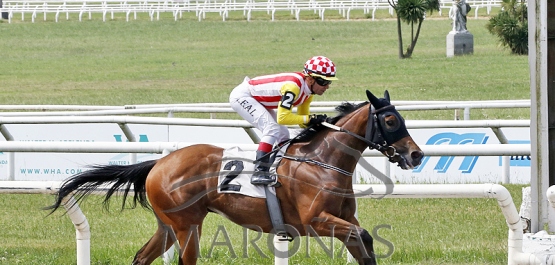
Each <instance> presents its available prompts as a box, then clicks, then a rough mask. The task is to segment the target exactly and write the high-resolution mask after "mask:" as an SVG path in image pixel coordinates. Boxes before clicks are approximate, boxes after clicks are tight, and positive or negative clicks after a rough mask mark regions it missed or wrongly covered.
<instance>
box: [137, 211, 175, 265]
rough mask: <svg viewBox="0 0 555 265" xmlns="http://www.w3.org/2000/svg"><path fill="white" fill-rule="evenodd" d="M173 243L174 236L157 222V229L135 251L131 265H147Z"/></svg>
mask: <svg viewBox="0 0 555 265" xmlns="http://www.w3.org/2000/svg"><path fill="white" fill-rule="evenodd" d="M174 242H175V235H174V234H173V232H172V231H171V230H170V229H169V228H168V227H167V226H165V225H164V224H162V223H161V222H160V221H158V229H157V230H156V232H155V233H154V235H153V236H152V238H150V240H148V242H146V244H145V245H144V246H143V247H142V248H141V249H140V250H139V251H137V254H135V258H134V259H133V263H131V264H132V265H149V264H151V263H152V262H153V261H154V260H155V259H156V258H158V257H160V256H161V255H162V254H164V252H166V251H167V250H168V249H169V248H170V247H171V246H172V244H173V243H174Z"/></svg>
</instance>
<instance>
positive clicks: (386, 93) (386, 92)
mask: <svg viewBox="0 0 555 265" xmlns="http://www.w3.org/2000/svg"><path fill="white" fill-rule="evenodd" d="M383 97H384V98H385V99H386V100H387V102H389V103H391V99H390V98H389V91H387V90H386V91H385V92H383Z"/></svg>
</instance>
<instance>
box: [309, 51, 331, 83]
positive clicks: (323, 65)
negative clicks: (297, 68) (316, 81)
mask: <svg viewBox="0 0 555 265" xmlns="http://www.w3.org/2000/svg"><path fill="white" fill-rule="evenodd" d="M304 73H305V74H307V75H310V76H316V77H321V78H323V79H326V80H337V77H335V64H334V63H333V62H332V61H331V60H330V59H328V58H327V57H325V56H314V57H312V58H310V60H308V61H306V63H305V64H304Z"/></svg>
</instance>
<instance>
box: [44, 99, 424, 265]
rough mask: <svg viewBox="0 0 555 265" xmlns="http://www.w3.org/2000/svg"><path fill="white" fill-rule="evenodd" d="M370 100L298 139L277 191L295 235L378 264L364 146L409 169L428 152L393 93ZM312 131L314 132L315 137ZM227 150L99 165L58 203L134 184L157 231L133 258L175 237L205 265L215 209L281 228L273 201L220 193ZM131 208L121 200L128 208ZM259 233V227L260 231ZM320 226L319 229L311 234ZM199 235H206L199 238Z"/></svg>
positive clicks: (143, 258)
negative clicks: (356, 177)
mask: <svg viewBox="0 0 555 265" xmlns="http://www.w3.org/2000/svg"><path fill="white" fill-rule="evenodd" d="M366 94H367V97H368V99H369V102H368V101H366V102H362V103H360V104H357V105H355V104H351V103H343V104H342V105H340V106H338V107H336V110H337V111H338V112H339V114H338V115H337V116H335V117H333V118H328V120H327V122H325V123H323V124H322V125H319V126H317V127H315V128H312V129H311V130H312V132H313V134H312V135H308V134H305V137H304V138H309V139H308V140H307V139H304V140H298V141H295V142H293V143H291V144H290V145H289V147H288V148H287V150H286V152H285V155H284V158H283V159H281V161H280V162H279V165H278V166H277V171H276V173H277V174H278V177H279V178H278V179H279V183H280V184H281V186H279V187H278V186H276V188H275V192H276V195H277V197H278V199H279V202H280V205H281V210H282V213H283V220H284V223H285V224H286V225H287V226H288V227H293V228H295V230H297V234H296V236H307V235H314V233H317V235H318V236H333V237H336V238H338V239H339V240H342V241H343V242H344V243H345V245H346V247H347V249H348V251H349V252H350V253H351V255H352V256H353V257H354V258H355V259H356V260H357V262H358V263H359V264H377V263H376V256H375V254H374V246H373V238H372V236H371V235H370V234H369V233H368V231H367V230H365V229H364V228H362V227H360V226H359V222H358V220H357V219H356V218H355V211H356V201H355V197H354V196H353V195H354V192H353V189H352V187H353V186H352V174H353V172H354V170H355V167H356V165H357V162H358V160H359V158H360V157H361V155H362V152H363V151H364V150H365V149H366V148H368V147H370V148H371V149H377V150H378V151H380V152H382V153H383V154H384V155H385V156H387V157H388V158H389V160H390V161H391V162H392V163H397V164H398V166H400V167H401V168H402V169H412V168H414V167H416V166H417V165H419V164H420V162H421V159H422V157H423V156H424V153H423V152H422V151H421V149H420V148H419V146H418V145H417V144H416V143H415V142H414V140H413V139H412V137H411V136H410V135H409V133H408V131H407V129H406V127H405V122H404V120H403V118H402V117H401V115H400V114H399V113H398V112H397V110H395V107H394V106H393V105H391V103H390V99H389V93H388V92H387V91H385V95H384V98H377V97H375V96H374V95H373V94H372V93H371V92H369V91H366ZM307 135H308V136H307ZM222 154H223V149H222V148H220V147H216V146H213V145H208V144H198V145H192V146H188V147H185V148H182V149H179V150H177V151H175V152H172V153H170V154H169V155H167V156H165V157H162V158H160V159H157V160H150V161H145V162H141V163H137V164H133V165H95V166H91V167H92V169H91V170H87V171H83V172H81V173H79V174H77V175H74V176H72V177H70V178H68V179H67V180H65V181H64V183H63V184H62V186H61V187H60V189H59V190H58V192H57V193H56V201H55V203H54V204H53V205H51V206H48V207H45V209H49V210H51V213H53V212H54V211H55V210H56V209H58V208H59V207H60V206H61V205H62V199H63V198H64V197H66V196H68V195H72V194H73V195H74V196H75V198H76V200H77V201H79V200H81V199H83V198H84V197H85V196H86V195H88V194H90V193H92V192H94V191H95V190H97V189H99V188H100V187H109V188H108V191H107V193H106V195H105V198H104V203H105V204H107V203H108V200H109V199H110V197H111V196H112V195H113V194H114V193H116V192H118V191H119V190H121V189H123V190H124V194H123V204H124V205H125V200H126V198H127V196H128V195H130V194H129V192H131V188H132V187H133V189H134V190H133V197H134V198H133V206H136V205H137V203H139V204H140V205H141V206H143V207H145V208H148V209H151V210H153V212H154V214H155V215H156V218H157V220H158V229H157V231H156V232H155V233H154V235H153V236H152V238H151V239H150V240H149V241H148V242H147V243H146V244H145V245H144V246H143V247H142V248H141V249H140V250H139V251H138V252H137V253H136V255H135V258H134V260H133V263H132V264H135V265H139V264H141V265H144V264H151V263H152V262H153V261H154V260H155V259H156V258H158V257H159V256H161V254H163V253H164V252H165V251H167V250H168V249H169V248H170V247H171V246H172V244H174V243H175V242H176V241H177V242H178V244H179V247H180V252H179V253H180V259H179V264H196V263H197V259H198V256H199V255H200V253H199V251H200V250H199V246H198V244H196V243H197V242H199V241H198V240H199V238H200V234H201V230H202V223H203V220H204V218H205V217H206V216H207V214H208V213H209V212H214V213H218V214H220V215H223V216H225V217H226V218H228V219H229V220H231V221H233V222H235V223H236V224H239V225H242V226H244V227H248V228H252V227H253V226H256V227H258V229H260V230H261V231H262V232H264V233H271V232H272V228H273V227H272V222H271V219H270V216H269V214H268V208H267V206H266V201H265V199H264V198H254V197H248V196H243V195H239V194H231V193H218V192H214V191H215V190H216V188H217V187H218V185H219V183H218V178H217V176H218V174H219V172H220V164H221V161H222ZM124 205H122V207H124ZM259 232H260V231H259ZM311 233H312V234H311ZM191 235H194V236H198V237H199V238H191Z"/></svg>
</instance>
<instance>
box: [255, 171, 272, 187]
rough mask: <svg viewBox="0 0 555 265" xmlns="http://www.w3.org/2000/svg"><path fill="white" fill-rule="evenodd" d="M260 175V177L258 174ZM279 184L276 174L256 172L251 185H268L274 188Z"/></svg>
mask: <svg viewBox="0 0 555 265" xmlns="http://www.w3.org/2000/svg"><path fill="white" fill-rule="evenodd" d="M257 173H258V174H260V173H262V174H260V175H258V174H257ZM276 183H277V178H276V176H275V175H274V174H270V173H269V172H255V173H254V174H253V175H252V176H251V184H253V185H268V186H274V185H276Z"/></svg>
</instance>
